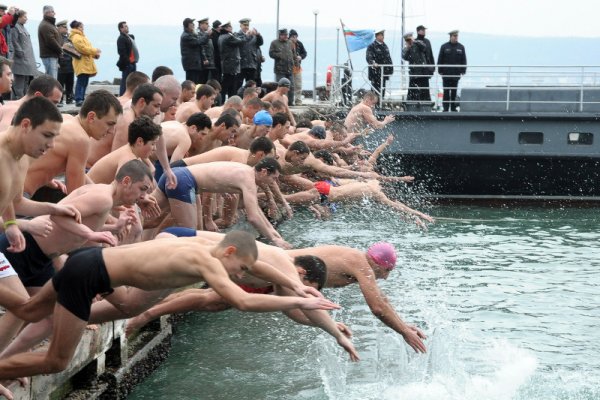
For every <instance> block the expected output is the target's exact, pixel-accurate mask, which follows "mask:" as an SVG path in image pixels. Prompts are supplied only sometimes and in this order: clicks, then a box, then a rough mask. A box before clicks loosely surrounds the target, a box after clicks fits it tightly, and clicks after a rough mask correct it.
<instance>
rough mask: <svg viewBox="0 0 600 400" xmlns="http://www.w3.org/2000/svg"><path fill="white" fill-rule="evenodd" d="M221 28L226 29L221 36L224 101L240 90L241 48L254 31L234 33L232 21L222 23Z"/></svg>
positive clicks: (222, 96)
mask: <svg viewBox="0 0 600 400" xmlns="http://www.w3.org/2000/svg"><path fill="white" fill-rule="evenodd" d="M221 29H222V30H224V31H225V34H221V36H220V37H219V51H220V52H221V73H222V74H223V81H222V82H221V87H222V91H221V100H222V101H223V103H224V102H225V100H226V99H227V96H229V97H231V96H235V94H236V92H237V90H238V85H237V84H238V82H239V78H238V76H239V74H240V71H241V66H240V59H241V57H240V48H241V47H242V46H243V45H244V43H245V42H246V41H247V40H250V39H251V38H252V36H253V33H252V32H251V31H248V34H243V33H240V32H236V33H232V31H233V28H232V27H231V23H230V22H226V23H224V24H223V25H221Z"/></svg>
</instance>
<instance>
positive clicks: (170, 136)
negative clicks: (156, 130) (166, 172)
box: [160, 121, 192, 162]
mask: <svg viewBox="0 0 600 400" xmlns="http://www.w3.org/2000/svg"><path fill="white" fill-rule="evenodd" d="M160 126H161V128H162V137H163V138H164V141H165V146H166V147H167V156H169V159H170V160H171V162H173V161H176V160H181V159H182V158H183V157H185V155H186V153H187V152H188V150H189V149H190V146H191V145H192V139H191V138H190V134H189V133H188V130H187V126H186V125H185V124H182V123H181V122H177V121H167V122H163V123H161V124H160Z"/></svg>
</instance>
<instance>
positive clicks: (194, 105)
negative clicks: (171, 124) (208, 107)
mask: <svg viewBox="0 0 600 400" xmlns="http://www.w3.org/2000/svg"><path fill="white" fill-rule="evenodd" d="M201 111H202V110H201V109H200V107H198V102H197V101H188V102H187V103H183V104H181V105H180V106H179V107H177V112H176V113H175V120H176V121H178V122H182V123H185V122H186V121H187V120H188V118H189V117H190V116H191V115H192V114H195V113H197V112H201Z"/></svg>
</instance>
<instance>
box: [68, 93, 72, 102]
mask: <svg viewBox="0 0 600 400" xmlns="http://www.w3.org/2000/svg"><path fill="white" fill-rule="evenodd" d="M67 104H73V95H72V94H68V95H67Z"/></svg>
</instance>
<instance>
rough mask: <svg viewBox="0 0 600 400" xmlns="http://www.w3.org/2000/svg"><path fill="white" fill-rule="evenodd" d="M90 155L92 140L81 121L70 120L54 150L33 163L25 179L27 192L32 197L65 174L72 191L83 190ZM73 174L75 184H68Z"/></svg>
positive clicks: (68, 186) (67, 121) (62, 130)
mask: <svg viewBox="0 0 600 400" xmlns="http://www.w3.org/2000/svg"><path fill="white" fill-rule="evenodd" d="M89 153H90V137H89V135H88V134H87V132H86V131H85V129H83V127H82V126H81V124H80V122H79V118H70V119H67V120H66V121H65V122H64V123H63V124H62V126H61V128H60V135H58V136H57V137H56V139H55V141H54V147H53V148H51V149H50V150H48V152H47V153H46V154H44V155H43V156H42V157H40V158H38V159H37V160H34V161H33V162H32V163H31V166H30V167H29V170H28V171H27V178H26V179H25V192H27V193H29V194H31V195H33V194H34V193H35V191H36V190H38V189H39V188H40V187H42V186H44V185H46V184H47V183H48V182H50V181H51V180H52V179H53V178H54V177H56V176H57V175H60V174H63V173H64V174H65V175H66V176H67V188H68V189H69V191H72V190H74V189H76V188H78V187H79V186H82V185H83V184H84V181H85V180H84V178H85V166H86V163H87V159H88V156H89ZM71 174H73V175H72V176H73V178H72V180H74V181H73V182H69V175H71Z"/></svg>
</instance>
